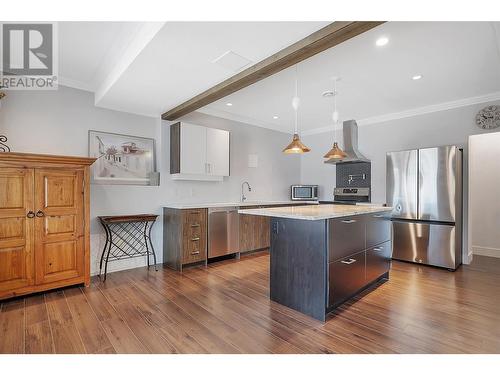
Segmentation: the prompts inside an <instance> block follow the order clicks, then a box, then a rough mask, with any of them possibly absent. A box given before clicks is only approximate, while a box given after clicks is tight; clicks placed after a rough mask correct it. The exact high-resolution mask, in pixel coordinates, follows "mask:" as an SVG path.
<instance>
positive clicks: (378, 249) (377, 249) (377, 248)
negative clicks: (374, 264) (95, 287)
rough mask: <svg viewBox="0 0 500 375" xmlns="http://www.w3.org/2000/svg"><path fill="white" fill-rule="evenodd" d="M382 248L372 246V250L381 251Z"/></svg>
mask: <svg viewBox="0 0 500 375" xmlns="http://www.w3.org/2000/svg"><path fill="white" fill-rule="evenodd" d="M382 250H384V248H383V247H374V248H373V251H382Z"/></svg>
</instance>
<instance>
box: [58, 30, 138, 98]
mask: <svg viewBox="0 0 500 375" xmlns="http://www.w3.org/2000/svg"><path fill="white" fill-rule="evenodd" d="M142 24H143V22H59V23H58V26H59V79H60V84H62V85H67V86H71V87H76V88H80V89H83V90H87V91H96V90H97V89H98V87H99V85H100V83H101V82H102V81H103V80H104V78H105V76H106V74H107V73H108V72H109V71H111V69H112V66H113V65H114V64H116V63H117V61H115V58H117V57H119V55H120V53H122V52H123V51H124V50H125V48H126V46H127V45H128V43H129V42H130V40H131V39H132V38H133V36H134V35H135V34H136V33H137V30H138V29H139V28H140V27H141V26H142Z"/></svg>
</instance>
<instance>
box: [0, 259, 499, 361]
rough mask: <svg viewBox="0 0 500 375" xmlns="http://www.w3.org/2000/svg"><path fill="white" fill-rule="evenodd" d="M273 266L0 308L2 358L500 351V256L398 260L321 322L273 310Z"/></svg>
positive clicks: (227, 266) (109, 287) (172, 274)
mask: <svg viewBox="0 0 500 375" xmlns="http://www.w3.org/2000/svg"><path fill="white" fill-rule="evenodd" d="M269 261H270V256H269V254H268V252H260V253H254V254H248V255H246V256H245V257H243V258H242V259H241V260H235V259H231V260H226V261H222V262H216V263H213V264H210V265H209V266H208V267H206V268H205V267H195V268H189V269H186V270H184V272H182V273H179V272H176V271H173V270H171V269H169V268H167V267H165V268H163V269H160V270H159V271H158V272H155V271H154V270H148V269H147V268H146V267H144V268H137V269H134V270H128V271H122V272H116V273H112V274H110V275H109V276H108V279H107V281H106V283H105V284H103V283H100V282H99V280H98V279H93V280H92V283H91V286H90V287H89V288H78V287H73V288H67V289H65V290H64V291H55V292H50V293H46V294H41V295H34V296H28V297H19V298H17V299H11V300H7V301H2V303H1V304H0V353H52V352H55V353H88V352H96V353H102V354H104V353H275V354H278V353H497V354H498V353H500V328H499V327H500V297H499V296H500V259H495V258H487V257H479V256H476V257H475V258H474V262H473V264H472V265H470V266H462V267H460V268H459V269H458V270H457V271H456V272H448V271H446V270H441V269H436V268H432V267H425V266H419V265H415V264H408V263H403V262H397V261H394V262H393V263H392V269H391V279H390V280H388V281H387V282H385V283H381V284H379V285H377V287H375V288H370V289H368V290H365V291H363V292H362V293H360V294H359V295H358V296H356V297H355V298H354V299H352V300H349V301H348V302H346V303H345V304H343V305H341V306H340V307H339V308H338V309H336V310H335V311H334V312H332V313H330V314H329V315H328V316H327V319H326V322H325V323H322V322H319V321H318V320H315V319H313V318H310V317H308V316H306V315H303V314H301V313H299V312H297V311H295V310H292V309H289V308H287V307H285V306H283V305H280V304H278V303H275V302H272V301H270V299H269ZM44 310H45V311H44ZM98 329H100V330H101V332H100V333H98V332H97V330H98ZM90 336H92V337H90Z"/></svg>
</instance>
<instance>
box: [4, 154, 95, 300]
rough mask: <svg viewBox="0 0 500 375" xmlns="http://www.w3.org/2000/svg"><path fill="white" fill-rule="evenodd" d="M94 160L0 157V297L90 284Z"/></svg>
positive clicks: (21, 156) (23, 156) (63, 157)
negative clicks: (91, 178) (91, 198)
mask: <svg viewBox="0 0 500 375" xmlns="http://www.w3.org/2000/svg"><path fill="white" fill-rule="evenodd" d="M94 161H95V159H94V158H85V157H68V156H55V155H38V154H22V153H15V152H9V153H0V299H5V298H9V297H14V296H17V295H23V294H28V293H32V292H39V291H44V290H49V289H53V288H60V287H63V286H68V285H75V284H82V283H84V284H85V285H88V284H89V282H90V238H89V233H90V231H89V219H90V213H89V211H90V199H89V191H90V190H89V167H90V165H91V164H92V163H93V162H94Z"/></svg>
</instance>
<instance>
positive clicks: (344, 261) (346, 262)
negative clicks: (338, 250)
mask: <svg viewBox="0 0 500 375" xmlns="http://www.w3.org/2000/svg"><path fill="white" fill-rule="evenodd" d="M340 263H344V264H353V263H356V259H352V258H351V259H349V260H341V261H340Z"/></svg>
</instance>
